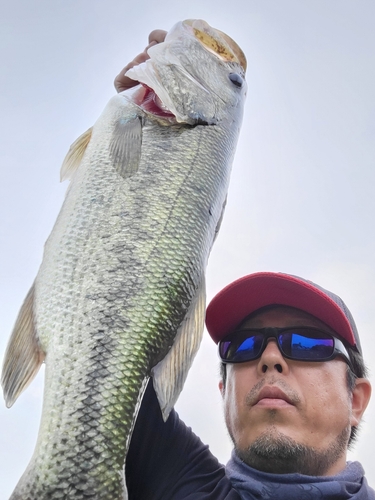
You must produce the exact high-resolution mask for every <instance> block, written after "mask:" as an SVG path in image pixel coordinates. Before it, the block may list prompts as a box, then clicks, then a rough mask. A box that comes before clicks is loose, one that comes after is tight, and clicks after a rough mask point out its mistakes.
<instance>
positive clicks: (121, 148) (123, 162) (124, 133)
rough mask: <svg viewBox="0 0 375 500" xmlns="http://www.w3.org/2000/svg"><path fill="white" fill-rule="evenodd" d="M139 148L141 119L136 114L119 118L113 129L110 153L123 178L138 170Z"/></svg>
mask: <svg viewBox="0 0 375 500" xmlns="http://www.w3.org/2000/svg"><path fill="white" fill-rule="evenodd" d="M141 150H142V123H141V119H140V118H139V117H138V116H136V117H134V118H131V119H119V120H118V121H117V122H116V125H115V127H114V130H113V134H112V139H111V144H110V154H111V160H112V162H113V164H114V167H115V169H116V170H117V172H118V173H119V174H120V175H121V176H122V177H123V178H124V179H126V178H128V177H130V176H132V175H133V174H135V173H136V172H137V171H138V167H139V162H140V159H141Z"/></svg>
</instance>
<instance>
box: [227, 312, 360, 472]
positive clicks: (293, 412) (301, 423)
mask: <svg viewBox="0 0 375 500" xmlns="http://www.w3.org/2000/svg"><path fill="white" fill-rule="evenodd" d="M287 326H313V327H317V328H322V329H323V330H325V331H327V330H328V331H329V329H328V327H327V326H326V325H325V324H324V323H322V322H321V321H319V320H318V319H317V318H315V317H313V316H311V315H309V314H307V313H304V312H303V311H299V310H297V309H293V308H286V307H276V308H274V309H272V310H268V311H264V312H260V313H259V314H257V315H255V316H253V317H251V318H250V319H248V320H247V321H245V322H244V323H243V324H242V325H241V328H265V327H287ZM346 369H347V365H346V363H345V361H344V360H343V359H341V358H340V357H337V358H335V359H333V360H331V361H326V362H306V361H294V360H290V359H285V358H283V356H282V354H281V353H280V351H279V348H278V346H277V343H276V340H275V339H270V340H269V342H268V344H267V347H266V348H265V350H264V352H263V354H262V355H261V357H260V358H259V359H257V360H255V361H249V362H246V363H238V364H232V365H231V364H228V365H227V381H226V385H225V387H224V386H223V384H222V383H221V384H220V389H221V391H222V395H223V399H224V408H225V419H226V424H227V427H228V430H229V433H230V435H231V437H232V440H233V442H234V443H235V446H236V450H237V454H238V455H239V456H240V457H241V458H242V459H243V460H244V461H245V462H246V463H248V465H251V466H253V467H255V468H258V469H260V470H266V471H269V472H279V473H285V472H302V473H305V474H310V475H331V474H335V473H337V472H339V471H340V470H342V469H343V468H344V467H345V462H346V448H347V443H348V439H349V435H350V428H351V426H352V425H357V424H358V420H356V418H355V416H353V415H352V395H351V393H350V392H349V389H348V385H347V379H346ZM302 462H303V463H302ZM305 462H306V463H305Z"/></svg>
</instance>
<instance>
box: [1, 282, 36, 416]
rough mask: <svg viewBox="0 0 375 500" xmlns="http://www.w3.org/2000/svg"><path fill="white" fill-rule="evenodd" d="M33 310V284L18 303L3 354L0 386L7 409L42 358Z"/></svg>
mask: <svg viewBox="0 0 375 500" xmlns="http://www.w3.org/2000/svg"><path fill="white" fill-rule="evenodd" d="M33 308H34V285H33V286H32V287H31V289H30V291H29V293H28V294H27V296H26V298H25V301H24V303H23V304H22V307H21V310H20V312H19V314H18V318H17V321H16V324H15V326H14V329H13V332H12V335H11V337H10V339H9V343H8V346H7V350H6V352H5V358H4V364H3V371H2V374H1V385H2V387H3V391H4V399H5V404H6V406H7V407H8V408H10V407H11V406H12V405H13V403H14V402H15V400H16V399H17V398H18V396H19V395H20V394H21V392H22V391H23V390H24V389H25V388H26V387H27V386H28V384H29V383H30V382H31V381H32V379H33V378H34V377H35V375H36V374H37V372H38V370H39V367H40V365H41V364H42V362H43V360H44V358H45V354H44V352H43V350H42V348H41V347H40V345H39V342H38V339H37V334H36V328H35V320H34V312H33Z"/></svg>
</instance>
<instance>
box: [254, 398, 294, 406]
mask: <svg viewBox="0 0 375 500" xmlns="http://www.w3.org/2000/svg"><path fill="white" fill-rule="evenodd" d="M255 406H258V407H259V406H261V407H263V408H290V407H291V406H293V405H291V404H290V403H288V402H287V401H285V400H284V399H274V398H263V399H260V400H259V401H258V402H257V404H256V405H255Z"/></svg>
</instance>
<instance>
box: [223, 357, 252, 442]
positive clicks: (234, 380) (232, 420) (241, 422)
mask: <svg viewBox="0 0 375 500" xmlns="http://www.w3.org/2000/svg"><path fill="white" fill-rule="evenodd" d="M231 369H232V370H233V367H232V366H231V367H230V369H229V370H228V373H227V383H226V387H225V392H224V399H223V403H224V414H225V421H226V424H227V428H228V431H229V434H230V436H231V438H232V439H233V440H234V441H236V442H238V439H239V436H240V434H241V433H242V432H243V431H244V427H246V422H247V420H248V408H247V405H246V395H247V394H248V392H249V387H250V385H249V384H250V381H249V380H248V378H249V377H248V376H247V377H241V374H238V373H237V371H239V372H241V371H242V370H238V369H237V370H236V369H235V370H234V371H235V372H236V373H231Z"/></svg>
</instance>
